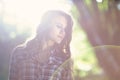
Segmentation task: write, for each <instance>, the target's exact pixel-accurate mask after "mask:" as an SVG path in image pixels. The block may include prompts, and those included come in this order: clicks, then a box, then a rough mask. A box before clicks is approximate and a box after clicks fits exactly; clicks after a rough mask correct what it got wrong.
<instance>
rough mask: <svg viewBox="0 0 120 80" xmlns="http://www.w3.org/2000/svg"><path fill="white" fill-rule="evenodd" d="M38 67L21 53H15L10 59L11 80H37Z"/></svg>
mask: <svg viewBox="0 0 120 80" xmlns="http://www.w3.org/2000/svg"><path fill="white" fill-rule="evenodd" d="M35 72H38V67H37V66H36V64H35V63H34V61H33V60H32V59H30V58H27V57H25V54H24V53H22V52H21V51H14V52H13V54H12V55H11V59H10V68H9V80H37V78H38V74H36V73H35Z"/></svg>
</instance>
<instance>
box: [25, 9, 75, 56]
mask: <svg viewBox="0 0 120 80" xmlns="http://www.w3.org/2000/svg"><path fill="white" fill-rule="evenodd" d="M57 15H62V16H64V17H65V18H66V20H67V28H66V30H65V33H66V35H65V37H64V39H63V40H62V42H61V43H60V44H56V45H55V46H54V48H55V49H56V51H57V55H58V56H62V57H64V56H65V55H66V56H67V57H70V54H71V53H70V41H71V38H72V37H71V35H72V26H73V21H72V19H71V16H70V15H68V14H66V13H65V12H63V11H59V10H50V11H48V12H46V13H45V14H44V15H43V17H42V19H41V23H40V24H39V26H38V28H37V30H36V36H35V37H34V38H33V39H32V40H30V41H28V42H27V44H26V48H25V49H26V50H27V51H29V53H40V51H42V47H43V42H44V41H46V40H47V39H48V34H49V31H50V29H51V26H50V24H51V20H52V19H53V18H55V17H56V16H57Z"/></svg>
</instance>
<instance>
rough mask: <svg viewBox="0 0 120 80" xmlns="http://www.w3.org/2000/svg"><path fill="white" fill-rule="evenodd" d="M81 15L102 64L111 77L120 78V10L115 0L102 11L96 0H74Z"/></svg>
mask: <svg viewBox="0 0 120 80" xmlns="http://www.w3.org/2000/svg"><path fill="white" fill-rule="evenodd" d="M73 2H74V4H75V5H76V7H77V9H78V11H79V13H80V16H79V23H80V25H81V26H82V28H83V30H84V31H85V32H86V33H87V36H88V39H89V41H90V43H91V44H92V46H93V47H97V48H95V52H96V53H95V54H96V57H97V59H98V62H99V64H100V66H101V67H102V68H103V70H104V71H105V72H106V73H107V75H108V76H109V77H110V78H111V80H119V79H120V54H119V53H120V49H119V47H117V46H116V45H119V44H120V43H119V42H120V37H119V36H118V35H119V33H120V31H119V30H120V27H119V26H120V22H119V19H120V11H119V10H118V9H117V8H116V3H115V1H114V0H110V1H109V2H108V6H109V7H108V9H107V10H106V11H101V10H100V9H99V8H98V5H97V2H96V0H91V4H89V5H88V4H86V3H85V0H73Z"/></svg>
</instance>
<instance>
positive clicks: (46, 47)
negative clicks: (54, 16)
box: [42, 40, 54, 51]
mask: <svg viewBox="0 0 120 80" xmlns="http://www.w3.org/2000/svg"><path fill="white" fill-rule="evenodd" d="M53 46H54V42H53V41H51V40H48V41H45V42H44V45H43V48H42V50H43V51H44V50H50V49H51V48H52V47H53Z"/></svg>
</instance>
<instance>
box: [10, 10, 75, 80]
mask: <svg viewBox="0 0 120 80" xmlns="http://www.w3.org/2000/svg"><path fill="white" fill-rule="evenodd" d="M72 26H73V21H72V19H71V17H70V16H69V15H68V14H66V13H65V12H63V11H58V10H51V11H48V12H46V13H45V14H44V16H43V17H42V20H41V23H40V25H39V26H38V28H37V31H36V36H35V37H34V38H33V39H32V40H30V41H28V42H27V44H26V45H25V46H22V47H16V48H15V49H14V51H13V53H12V55H11V60H10V71H9V80H72V75H71V72H72V69H71V67H72V65H71V52H70V46H69V44H70V41H71V33H72Z"/></svg>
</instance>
